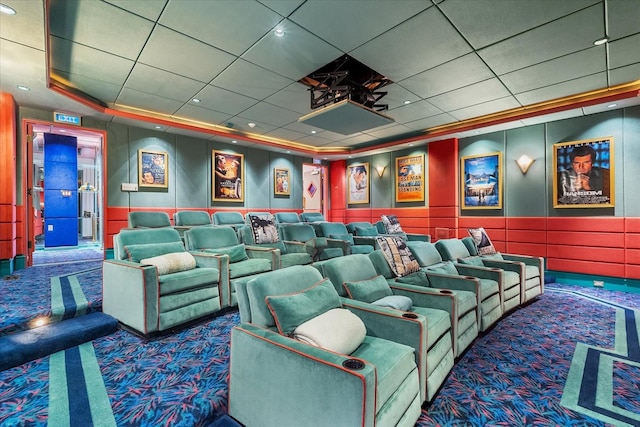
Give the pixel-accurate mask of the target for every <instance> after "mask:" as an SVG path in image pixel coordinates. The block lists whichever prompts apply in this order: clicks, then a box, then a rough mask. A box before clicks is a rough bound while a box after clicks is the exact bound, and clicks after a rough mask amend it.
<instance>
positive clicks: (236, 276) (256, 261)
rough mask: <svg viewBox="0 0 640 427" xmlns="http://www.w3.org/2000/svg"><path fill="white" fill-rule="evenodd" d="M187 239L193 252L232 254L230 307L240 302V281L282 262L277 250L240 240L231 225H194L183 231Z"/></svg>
mask: <svg viewBox="0 0 640 427" xmlns="http://www.w3.org/2000/svg"><path fill="white" fill-rule="evenodd" d="M184 241H185V246H186V248H187V249H188V250H190V251H199V252H205V253H212V254H217V255H228V256H229V295H230V297H231V300H230V301H231V304H230V305H231V306H236V305H237V299H236V286H237V283H238V282H240V281H243V282H247V281H249V280H250V279H251V278H253V277H254V276H255V275H257V274H261V273H265V272H267V271H272V270H276V269H277V268H278V265H279V260H278V253H277V252H276V250H274V249H271V248H259V247H256V246H247V245H245V244H244V243H239V241H238V237H237V235H236V232H235V230H234V229H233V228H231V227H228V226H218V227H194V228H192V229H190V230H187V231H186V232H185V233H184Z"/></svg>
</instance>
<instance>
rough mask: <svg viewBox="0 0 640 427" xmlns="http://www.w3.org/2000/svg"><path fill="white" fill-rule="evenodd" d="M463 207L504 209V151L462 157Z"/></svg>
mask: <svg viewBox="0 0 640 427" xmlns="http://www.w3.org/2000/svg"><path fill="white" fill-rule="evenodd" d="M460 163H461V164H460V173H461V174H462V177H461V179H460V182H461V184H462V189H461V191H462V193H461V198H462V204H461V208H462V209H502V153H489V154H483V155H480V156H466V157H463V158H461V159H460Z"/></svg>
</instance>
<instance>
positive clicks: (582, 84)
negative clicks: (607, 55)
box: [515, 73, 607, 106]
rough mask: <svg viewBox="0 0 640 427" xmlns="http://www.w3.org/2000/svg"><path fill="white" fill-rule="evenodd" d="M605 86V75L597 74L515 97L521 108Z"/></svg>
mask: <svg viewBox="0 0 640 427" xmlns="http://www.w3.org/2000/svg"><path fill="white" fill-rule="evenodd" d="M606 86H607V73H597V74H593V75H591V76H586V77H581V78H579V79H575V80H570V81H568V82H563V83H558V84H555V85H551V86H546V87H543V88H540V89H535V90H532V91H529V92H523V93H519V94H517V95H515V97H516V99H517V100H518V101H520V103H521V104H522V105H523V106H527V105H532V104H536V103H538V102H543V101H548V100H552V99H556V98H561V97H565V96H570V95H574V94H576V93H582V92H587V91H591V90H595V89H600V88H603V87H606Z"/></svg>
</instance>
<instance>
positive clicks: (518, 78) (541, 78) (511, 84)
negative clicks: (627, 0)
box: [500, 46, 607, 93]
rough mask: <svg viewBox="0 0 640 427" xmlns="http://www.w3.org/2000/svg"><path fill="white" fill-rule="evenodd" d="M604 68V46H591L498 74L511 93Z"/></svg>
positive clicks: (605, 63) (592, 72)
mask: <svg viewBox="0 0 640 427" xmlns="http://www.w3.org/2000/svg"><path fill="white" fill-rule="evenodd" d="M606 69H607V56H606V48H605V46H593V47H591V48H589V49H585V50H583V51H580V52H576V53H573V54H570V55H566V56H562V57H560V58H557V59H552V60H551V61H546V62H542V63H540V64H536V65H533V66H531V67H527V68H523V69H521V70H518V71H514V72H512V73H507V74H503V75H501V76H500V80H501V81H502V83H504V85H505V86H506V87H507V88H508V89H509V90H510V91H511V93H522V92H527V91H530V90H533V89H537V88H541V87H544V86H549V85H551V84H555V83H560V82H563V81H567V80H572V79H575V78H576V77H583V76H588V75H590V74H595V73H598V72H601V71H605V70H606Z"/></svg>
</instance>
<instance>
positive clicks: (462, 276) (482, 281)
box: [407, 242, 502, 332]
mask: <svg viewBox="0 0 640 427" xmlns="http://www.w3.org/2000/svg"><path fill="white" fill-rule="evenodd" d="M407 247H408V248H409V249H410V250H411V253H412V254H413V256H414V258H415V259H416V261H418V264H420V268H421V269H422V271H424V272H425V273H426V274H427V278H428V279H429V283H430V284H431V286H433V287H434V288H440V289H452V290H454V289H457V290H464V291H471V292H473V293H474V294H476V298H477V303H478V306H479V307H480V331H481V332H485V331H487V330H488V329H489V328H490V327H491V326H492V325H493V324H495V323H496V322H497V321H498V320H499V319H500V318H501V317H502V303H501V302H500V301H501V299H500V286H498V280H499V279H500V272H498V271H485V269H482V268H481V269H476V270H479V271H473V266H465V265H459V264H454V263H453V262H451V261H443V260H442V257H441V256H440V252H438V250H437V249H436V247H435V246H434V244H433V243H430V242H407ZM458 266H459V268H460V270H458ZM470 273H474V274H478V275H479V276H474V275H470ZM481 276H488V277H491V276H493V277H494V278H495V279H497V280H494V279H489V278H483V277H481Z"/></svg>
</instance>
